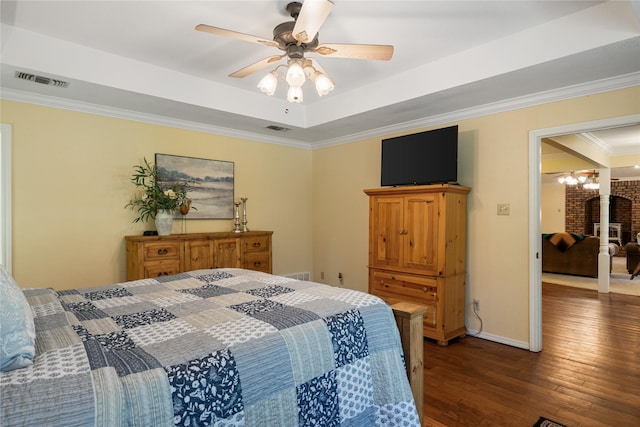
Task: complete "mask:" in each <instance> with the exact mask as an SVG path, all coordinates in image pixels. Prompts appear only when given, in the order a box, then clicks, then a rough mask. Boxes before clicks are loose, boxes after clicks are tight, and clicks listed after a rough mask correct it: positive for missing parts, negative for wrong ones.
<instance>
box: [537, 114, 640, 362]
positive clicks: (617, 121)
mask: <svg viewBox="0 0 640 427" xmlns="http://www.w3.org/2000/svg"><path fill="white" fill-rule="evenodd" d="M639 123H640V114H633V115H630V116H623V117H614V118H610V119H603V120H596V121H590V122H582V123H575V124H570V125H565V126H558V127H552V128H545V129H536V130H532V131H530V132H529V350H530V351H534V352H538V351H541V350H542V347H543V343H542V258H541V254H542V250H541V241H540V235H541V231H540V230H541V200H540V194H541V173H542V157H541V145H542V139H543V138H550V137H554V136H559V135H568V134H575V133H581V132H590V131H595V130H600V129H606V128H613V127H621V126H629V125H635V124H639Z"/></svg>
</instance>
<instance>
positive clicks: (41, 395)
mask: <svg viewBox="0 0 640 427" xmlns="http://www.w3.org/2000/svg"><path fill="white" fill-rule="evenodd" d="M24 296H26V299H27V301H28V303H29V304H30V311H31V312H33V315H34V323H35V325H36V332H37V335H36V338H35V349H36V351H35V353H36V354H35V359H34V363H33V365H32V366H28V367H26V368H24V369H17V370H13V371H10V372H3V373H0V394H1V395H2V396H3V398H2V400H1V401H0V423H1V424H3V425H4V424H6V425H26V426H39V425H65V426H73V425H78V426H90V425H97V426H103V425H140V426H147V425H153V426H161V425H179V426H208V425H211V426H223V425H224V426H234V425H237V426H254V425H264V426H282V425H287V426H294V425H299V426H419V420H418V415H417V411H416V407H415V403H414V402H413V398H412V395H411V390H410V388H409V384H408V381H407V378H406V373H405V370H404V365H403V356H402V350H401V345H400V338H399V334H398V331H397V327H396V325H395V321H394V318H393V314H392V312H391V309H390V307H389V306H388V305H386V304H385V303H384V302H383V301H382V300H380V299H379V298H377V297H375V296H372V295H369V294H365V293H361V292H355V291H351V290H346V289H342V288H333V287H329V286H326V285H321V284H317V283H311V282H303V281H297V280H293V279H290V278H285V277H279V276H273V275H269V274H265V273H260V272H255V271H249V270H241V269H219V270H199V271H193V272H189V273H181V274H179V275H176V276H164V277H161V278H158V279H157V280H156V279H145V280H139V281H134V282H127V283H120V284H116V285H113V286H102V287H99V288H85V289H75V290H71V291H59V292H55V291H53V290H50V289H49V290H47V289H29V290H24ZM25 402H30V403H29V404H25Z"/></svg>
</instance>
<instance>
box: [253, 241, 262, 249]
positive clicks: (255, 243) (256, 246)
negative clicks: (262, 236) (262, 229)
mask: <svg viewBox="0 0 640 427" xmlns="http://www.w3.org/2000/svg"><path fill="white" fill-rule="evenodd" d="M260 246H261V245H260V242H253V247H254V248H259V247H260Z"/></svg>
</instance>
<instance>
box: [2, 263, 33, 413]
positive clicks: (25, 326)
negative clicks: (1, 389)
mask: <svg viewBox="0 0 640 427" xmlns="http://www.w3.org/2000/svg"><path fill="white" fill-rule="evenodd" d="M35 337H36V333H35V326H34V322H33V314H32V313H31V308H30V307H29V304H28V303H27V300H26V298H25V297H24V294H23V293H22V291H21V290H20V287H19V286H18V284H17V283H16V282H15V281H14V280H13V278H12V277H11V276H9V274H8V273H7V271H6V270H5V269H4V267H3V266H2V265H0V371H3V372H4V371H11V370H13V369H20V368H24V367H26V366H30V365H31V363H32V359H33V356H34V354H35V348H34V344H35ZM0 421H2V420H0Z"/></svg>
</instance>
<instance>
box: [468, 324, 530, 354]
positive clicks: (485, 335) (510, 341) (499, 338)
mask: <svg viewBox="0 0 640 427" xmlns="http://www.w3.org/2000/svg"><path fill="white" fill-rule="evenodd" d="M478 332H479V331H475V330H473V329H467V335H468V336H472V337H474V338H481V339H483V340H487V341H493V342H497V343H499V344H506V345H509V346H511V347H517V348H522V349H525V350H529V343H528V342H526V341H517V340H513V339H511V338H505V337H502V336H500V335H493V334H488V333H486V332H480V333H479V334H478Z"/></svg>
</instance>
